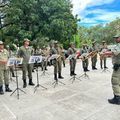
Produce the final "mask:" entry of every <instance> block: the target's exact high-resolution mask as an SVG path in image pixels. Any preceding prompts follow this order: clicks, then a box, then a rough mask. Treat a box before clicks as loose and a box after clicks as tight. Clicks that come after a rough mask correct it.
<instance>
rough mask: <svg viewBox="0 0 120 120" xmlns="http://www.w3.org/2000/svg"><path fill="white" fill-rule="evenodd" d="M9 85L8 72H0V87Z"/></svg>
mask: <svg viewBox="0 0 120 120" xmlns="http://www.w3.org/2000/svg"><path fill="white" fill-rule="evenodd" d="M3 83H5V85H9V70H0V86H1V85H3Z"/></svg>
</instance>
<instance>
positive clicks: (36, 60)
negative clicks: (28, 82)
mask: <svg viewBox="0 0 120 120" xmlns="http://www.w3.org/2000/svg"><path fill="white" fill-rule="evenodd" d="M41 61H42V56H31V57H30V60H29V63H30V64H31V63H36V75H37V85H36V86H35V88H34V93H35V92H36V90H37V88H38V87H42V88H44V89H47V88H46V87H44V86H42V85H40V83H39V75H38V63H40V62H41Z"/></svg>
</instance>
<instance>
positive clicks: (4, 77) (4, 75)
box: [0, 41, 12, 95]
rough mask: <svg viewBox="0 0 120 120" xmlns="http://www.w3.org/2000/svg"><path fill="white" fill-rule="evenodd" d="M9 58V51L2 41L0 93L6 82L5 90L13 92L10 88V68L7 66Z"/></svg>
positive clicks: (0, 43)
mask: <svg viewBox="0 0 120 120" xmlns="http://www.w3.org/2000/svg"><path fill="white" fill-rule="evenodd" d="M8 58H9V52H8V51H7V50H6V49H4V44H3V42H2V41H0V94H1V95H2V94H4V92H3V83H5V91H6V92H12V90H11V89H10V88H9V69H8V67H7V61H8Z"/></svg>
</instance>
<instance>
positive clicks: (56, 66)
mask: <svg viewBox="0 0 120 120" xmlns="http://www.w3.org/2000/svg"><path fill="white" fill-rule="evenodd" d="M61 71H62V64H61V60H58V61H57V60H55V61H54V74H57V73H61Z"/></svg>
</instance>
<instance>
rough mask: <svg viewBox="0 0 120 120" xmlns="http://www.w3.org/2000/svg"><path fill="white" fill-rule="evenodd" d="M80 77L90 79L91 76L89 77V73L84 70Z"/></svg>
mask: <svg viewBox="0 0 120 120" xmlns="http://www.w3.org/2000/svg"><path fill="white" fill-rule="evenodd" d="M79 78H87V79H90V78H89V75H88V74H87V72H86V71H84V73H83V74H82V75H81V76H80V77H79Z"/></svg>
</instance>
